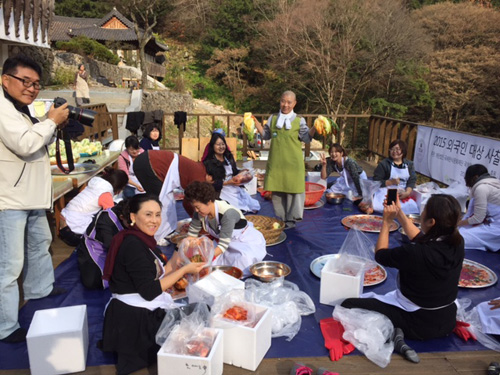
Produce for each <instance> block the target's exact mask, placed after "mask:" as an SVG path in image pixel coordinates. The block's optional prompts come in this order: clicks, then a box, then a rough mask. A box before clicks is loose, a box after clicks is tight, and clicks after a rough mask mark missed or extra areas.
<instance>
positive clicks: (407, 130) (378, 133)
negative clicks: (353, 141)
mask: <svg viewBox="0 0 500 375" xmlns="http://www.w3.org/2000/svg"><path fill="white" fill-rule="evenodd" d="M417 126H418V124H417V123H414V122H409V121H403V120H397V119H393V118H388V117H382V116H370V120H369V137H368V143H367V146H368V147H367V149H368V151H369V152H370V156H372V157H374V156H375V155H377V156H382V157H387V156H388V155H389V144H390V143H391V142H392V141H394V140H396V139H402V140H403V141H405V142H406V144H407V145H408V152H407V156H406V157H407V159H410V160H413V151H414V150H415V142H416V139H417Z"/></svg>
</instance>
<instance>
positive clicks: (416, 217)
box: [406, 214, 420, 227]
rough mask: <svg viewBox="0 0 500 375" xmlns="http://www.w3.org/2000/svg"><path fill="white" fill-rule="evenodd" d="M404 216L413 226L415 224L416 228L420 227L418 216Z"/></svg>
mask: <svg viewBox="0 0 500 375" xmlns="http://www.w3.org/2000/svg"><path fill="white" fill-rule="evenodd" d="M406 216H407V217H408V219H410V220H411V221H412V222H413V224H415V225H416V226H417V227H420V215H417V214H408V215H406Z"/></svg>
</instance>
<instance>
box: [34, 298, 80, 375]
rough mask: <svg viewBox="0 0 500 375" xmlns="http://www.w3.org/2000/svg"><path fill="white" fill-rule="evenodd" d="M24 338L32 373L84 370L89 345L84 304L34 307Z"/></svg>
mask: <svg viewBox="0 0 500 375" xmlns="http://www.w3.org/2000/svg"><path fill="white" fill-rule="evenodd" d="M26 341H27V344H28V356H29V361H30V369H31V374H32V375H53V374H69V373H72V372H80V371H84V370H85V364H86V362H87V351H88V347H89V333H88V325H87V306H86V305H78V306H68V307H59V308H55V309H47V310H38V311H36V312H35V315H34V316H33V321H32V322H31V325H30V328H29V330H28V334H27V335H26Z"/></svg>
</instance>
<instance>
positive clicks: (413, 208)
mask: <svg viewBox="0 0 500 375" xmlns="http://www.w3.org/2000/svg"><path fill="white" fill-rule="evenodd" d="M389 178H390V179H393V178H399V185H393V186H387V187H383V188H380V189H379V190H377V191H376V192H375V194H374V195H373V210H374V211H378V212H384V200H385V196H386V195H387V189H388V188H390V189H402V190H405V189H406V182H407V181H408V179H409V178H410V172H409V170H408V166H407V167H406V168H396V167H394V165H392V166H391V175H390V177H389ZM401 209H402V210H403V212H404V213H405V214H407V215H409V214H419V213H420V210H419V208H418V205H417V202H415V201H414V200H413V199H409V200H408V201H406V202H404V203H403V202H401Z"/></svg>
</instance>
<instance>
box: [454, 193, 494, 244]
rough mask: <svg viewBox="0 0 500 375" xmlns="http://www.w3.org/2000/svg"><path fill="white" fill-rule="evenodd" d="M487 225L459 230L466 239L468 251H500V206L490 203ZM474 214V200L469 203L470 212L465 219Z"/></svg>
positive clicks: (465, 227)
mask: <svg viewBox="0 0 500 375" xmlns="http://www.w3.org/2000/svg"><path fill="white" fill-rule="evenodd" d="M486 212H487V213H488V214H487V222H488V223H487V224H485V223H483V224H479V225H466V226H463V227H458V230H459V232H460V234H461V235H462V237H463V238H464V242H465V248H466V249H477V250H483V251H486V250H490V251H498V250H500V206H497V205H496V204H491V203H488V206H487V211H486ZM473 214H474V198H472V199H471V200H470V202H469V210H468V211H467V214H465V217H464V219H466V218H469V217H471V216H472V215H473Z"/></svg>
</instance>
